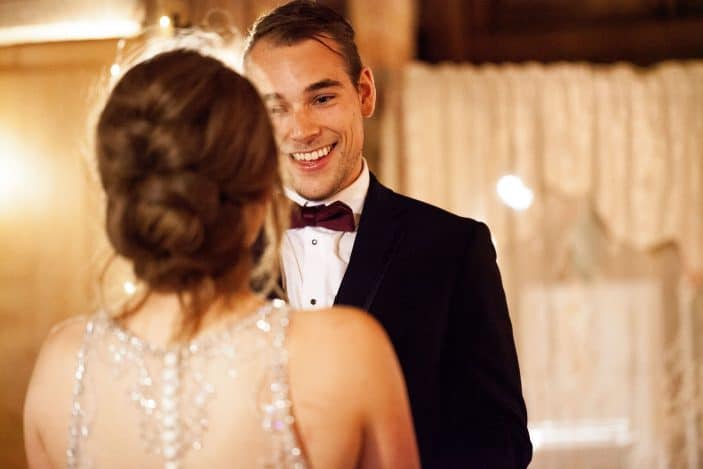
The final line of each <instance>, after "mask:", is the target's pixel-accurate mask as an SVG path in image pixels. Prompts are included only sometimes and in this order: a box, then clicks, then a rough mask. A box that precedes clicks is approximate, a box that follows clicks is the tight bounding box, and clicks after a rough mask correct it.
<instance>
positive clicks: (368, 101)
mask: <svg viewBox="0 0 703 469" xmlns="http://www.w3.org/2000/svg"><path fill="white" fill-rule="evenodd" d="M357 89H358V90H359V100H360V101H361V115H362V116H364V117H371V116H373V111H374V110H375V109H376V83H374V80H373V72H372V71H371V69H370V68H369V67H363V68H362V69H361V74H360V75H359V84H358V86H357Z"/></svg>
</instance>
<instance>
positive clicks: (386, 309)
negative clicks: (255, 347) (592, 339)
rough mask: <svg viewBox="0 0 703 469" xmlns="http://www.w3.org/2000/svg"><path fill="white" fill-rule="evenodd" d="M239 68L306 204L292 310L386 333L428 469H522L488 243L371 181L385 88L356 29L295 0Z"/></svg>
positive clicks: (517, 410) (507, 326)
mask: <svg viewBox="0 0 703 469" xmlns="http://www.w3.org/2000/svg"><path fill="white" fill-rule="evenodd" d="M244 65H245V72H246V74H247V75H248V77H249V78H250V79H251V80H252V81H253V83H254V84H255V85H256V86H257V88H258V89H259V92H260V93H261V94H262V96H263V98H264V100H265V102H266V104H267V106H268V109H269V112H270V115H271V120H272V122H273V124H274V128H275V131H276V136H277V140H278V145H279V149H280V152H281V158H282V161H283V168H284V171H285V178H286V184H287V186H288V187H287V194H288V196H289V197H290V198H291V199H292V200H293V201H294V202H296V203H297V204H298V207H297V208H296V209H295V211H294V212H295V213H294V214H293V220H292V226H291V229H289V230H288V231H287V233H286V236H285V239H284V242H283V245H282V263H283V278H284V286H285V288H286V291H287V293H288V296H289V299H290V302H291V303H292V304H293V305H294V306H295V307H299V308H302V307H306V308H309V307H326V306H330V305H332V304H346V305H354V306H357V307H361V308H364V309H366V310H368V311H369V312H371V314H373V315H374V316H375V317H376V318H377V319H378V320H379V321H380V322H381V324H383V326H384V327H385V329H386V331H387V332H388V335H389V336H390V338H391V340H392V341H393V345H394V347H395V350H396V353H397V355H398V358H399V360H400V363H401V365H402V368H403V371H404V373H405V378H406V383H407V386H408V394H409V397H410V401H411V407H412V412H413V418H414V422H415V429H416V432H417V438H418V444H419V447H420V453H421V458H422V463H423V467H430V468H432V467H437V468H452V467H460V468H471V467H476V468H522V467H526V466H527V464H528V463H529V461H530V459H531V455H532V447H531V444H530V440H529V435H528V433H527V417H526V410H525V404H524V400H523V398H522V390H521V384H520V372H519V368H518V362H517V356H516V353H515V345H514V342H513V336H512V327H511V323H510V318H509V315H508V310H507V306H506V301H505V296H504V293H503V287H502V283H501V279H500V274H499V272H498V268H497V266H496V262H495V250H494V248H493V245H492V244H491V241H490V233H489V231H488V228H487V227H486V226H485V225H484V224H482V223H479V222H477V221H474V220H471V219H466V218H461V217H458V216H455V215H452V214H450V213H448V212H445V211H443V210H440V209H438V208H436V207H432V206H430V205H427V204H424V203H422V202H419V201H416V200H413V199H410V198H408V197H404V196H402V195H399V194H396V193H394V192H392V191H391V190H389V189H388V188H386V187H384V186H383V185H381V184H380V183H379V182H378V181H377V180H376V178H375V177H374V176H373V174H371V173H370V172H369V169H368V167H367V165H366V162H365V160H364V158H363V156H362V155H363V145H364V129H363V121H364V119H365V118H368V117H371V115H372V114H373V112H374V107H375V101H376V91H375V86H374V80H373V74H372V72H371V70H370V69H369V68H368V67H364V66H363V65H362V63H361V59H360V58H359V54H358V52H357V48H356V45H355V43H354V31H353V29H352V27H351V25H350V24H349V23H348V22H347V21H346V20H345V19H344V18H343V17H341V16H339V15H338V14H337V13H335V12H334V11H333V10H331V9H329V8H327V7H324V6H322V5H319V4H317V3H315V2H313V1H305V0H296V1H293V2H290V3H287V4H285V5H283V6H281V7H279V8H277V9H275V10H273V11H272V12H271V13H269V14H267V15H265V16H264V17H262V18H260V19H259V21H257V23H256V24H255V25H254V27H253V29H252V31H251V34H250V37H249V44H248V47H247V50H246V54H245V62H244ZM429 156H431V155H428V157H429ZM435 156H437V155H435Z"/></svg>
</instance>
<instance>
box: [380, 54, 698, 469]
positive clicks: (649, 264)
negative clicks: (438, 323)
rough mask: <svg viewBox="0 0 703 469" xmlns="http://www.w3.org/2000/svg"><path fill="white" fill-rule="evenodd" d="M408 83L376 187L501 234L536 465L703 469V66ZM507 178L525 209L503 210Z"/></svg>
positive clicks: (396, 97)
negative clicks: (499, 189) (527, 199)
mask: <svg viewBox="0 0 703 469" xmlns="http://www.w3.org/2000/svg"><path fill="white" fill-rule="evenodd" d="M401 75H402V76H400V77H398V83H400V84H401V86H399V87H396V88H395V90H393V92H391V93H390V94H389V95H388V96H387V100H386V102H385V106H384V111H383V114H382V116H381V119H382V129H383V130H382V138H381V159H380V172H381V176H382V179H383V180H384V181H385V182H387V183H388V184H390V185H391V186H392V187H394V188H395V189H397V190H399V191H401V192H403V193H406V194H408V195H411V196H414V197H417V198H419V199H422V200H425V201H428V202H430V203H433V204H436V205H439V206H441V207H444V208H446V209H448V210H451V211H453V212H455V213H458V214H460V215H464V216H470V217H473V218H477V219H480V220H483V221H485V222H486V223H488V225H489V226H490V227H491V230H492V233H493V236H494V243H495V244H496V248H497V251H498V262H499V264H500V266H501V269H502V272H503V277H504V283H505V286H506V291H507V294H508V299H509V302H510V306H511V314H512V316H513V325H514V329H515V337H516V343H517V346H518V353H519V355H520V365H521V372H522V375H523V387H524V392H525V398H526V400H527V406H528V413H529V420H530V429H531V433H532V437H533V440H534V442H535V446H536V450H537V451H536V453H535V460H534V464H533V466H532V467H535V468H548V467H555V468H556V467H566V466H565V464H567V465H568V467H584V468H586V467H622V468H642V467H652V468H660V467H661V468H690V469H694V468H698V467H701V466H702V465H703V450H701V446H703V418H702V415H703V366H702V365H701V364H702V363H703V361H702V360H703V343H701V339H699V337H703V334H702V333H703V62H669V63H663V64H660V65H657V66H655V67H651V68H646V69H643V68H636V67H633V66H630V65H628V64H617V65H609V66H595V65H589V64H556V65H540V64H525V65H487V66H469V65H440V66H430V65H424V64H419V63H416V64H411V65H409V66H408V67H406V68H405V70H403V72H402V74H401ZM506 174H513V175H517V176H519V177H520V178H521V179H522V181H524V183H525V185H526V186H527V187H528V188H529V189H531V190H532V192H533V194H534V199H533V203H532V205H531V206H529V208H527V209H526V210H522V211H518V210H513V209H511V208H509V207H508V206H506V205H505V204H504V203H503V202H502V201H501V199H500V198H499V196H498V195H497V193H496V184H497V182H498V180H499V179H500V178H501V176H503V175H506Z"/></svg>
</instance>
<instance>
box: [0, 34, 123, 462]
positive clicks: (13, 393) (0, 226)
mask: <svg viewBox="0 0 703 469" xmlns="http://www.w3.org/2000/svg"><path fill="white" fill-rule="evenodd" d="M114 50H115V43H114V41H100V42H83V43H65V44H45V45H34V46H17V47H6V48H0V259H1V261H0V376H2V386H0V467H6V468H14V467H23V466H24V464H25V463H24V452H23V450H22V425H21V422H22V420H21V417H22V404H23V399H24V393H25V390H26V386H27V382H28V379H29V375H30V372H31V368H32V364H33V362H34V359H35V358H36V355H37V352H38V346H39V344H40V343H41V341H42V340H43V338H44V337H45V336H46V334H47V332H48V331H49V329H50V327H51V325H52V324H54V323H56V322H57V321H59V320H61V319H63V318H65V317H67V316H70V315H74V314H79V313H86V312H88V311H89V310H90V309H91V308H92V307H93V306H94V304H95V303H94V302H93V297H94V295H93V291H94V290H93V285H94V282H93V281H92V279H94V278H95V267H96V264H95V254H96V249H97V246H98V242H99V241H98V240H99V239H100V238H99V236H98V233H99V230H100V228H101V227H100V226H99V220H98V219H97V210H96V207H97V202H98V201H99V199H98V198H97V192H96V191H95V190H94V186H92V184H91V183H90V178H89V171H88V167H89V163H88V162H89V157H90V155H89V148H88V147H87V146H88V141H89V139H88V122H87V119H88V117H89V115H90V114H91V109H93V96H94V91H95V90H96V86H97V85H98V83H99V77H100V76H101V73H102V72H104V70H105V68H106V67H107V66H109V64H110V63H111V60H112V57H113V54H114Z"/></svg>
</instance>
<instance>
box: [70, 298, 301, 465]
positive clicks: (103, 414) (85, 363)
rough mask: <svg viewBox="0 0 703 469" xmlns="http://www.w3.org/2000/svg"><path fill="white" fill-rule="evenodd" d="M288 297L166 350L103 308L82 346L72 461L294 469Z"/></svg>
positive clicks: (297, 452)
mask: <svg viewBox="0 0 703 469" xmlns="http://www.w3.org/2000/svg"><path fill="white" fill-rule="evenodd" d="M288 321H289V309H288V307H287V305H286V304H285V303H284V302H283V301H281V300H274V301H272V302H268V303H267V304H265V305H264V306H262V307H261V308H260V309H258V310H257V311H255V312H252V313H250V314H248V315H246V316H244V317H241V318H236V320H233V321H232V322H231V323H228V324H226V325H224V326H223V327H220V328H217V330H211V331H206V332H204V333H202V334H201V335H200V336H198V337H197V338H196V339H195V340H193V341H191V342H188V343H186V344H182V345H178V346H174V347H170V348H160V347H155V346H153V345H150V344H149V343H148V342H146V341H145V340H143V339H141V338H140V337H138V336H136V335H134V334H132V333H131V332H129V331H127V330H126V329H124V328H123V327H121V326H120V325H118V324H117V323H116V322H115V321H114V320H113V319H111V318H110V317H109V316H108V315H107V314H106V313H97V314H95V315H94V316H93V317H92V318H90V320H89V321H88V323H87V325H86V328H85V334H84V339H83V343H82V346H81V348H80V350H79V352H78V360H77V365H76V371H75V385H74V390H73V402H72V408H71V424H70V428H69V442H68V449H67V452H66V457H67V467H68V468H76V469H78V468H80V469H83V468H96V469H102V468H113V467H115V468H116V467H150V468H151V467H153V468H165V469H181V468H190V467H193V468H198V467H227V468H230V467H232V468H236V467H242V468H250V467H251V468H254V467H261V468H293V469H305V468H307V467H308V463H307V462H306V460H305V457H304V455H303V454H302V451H301V445H300V443H299V440H298V437H297V435H296V433H295V426H294V418H293V412H292V405H291V400H290V396H289V390H288V376H287V362H288V357H287V349H286V345H285V338H286V331H287V325H288Z"/></svg>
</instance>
